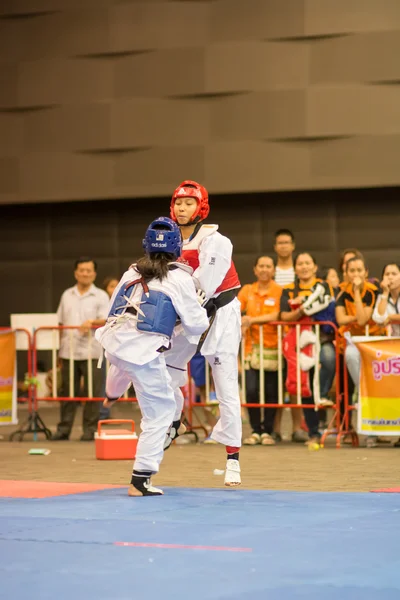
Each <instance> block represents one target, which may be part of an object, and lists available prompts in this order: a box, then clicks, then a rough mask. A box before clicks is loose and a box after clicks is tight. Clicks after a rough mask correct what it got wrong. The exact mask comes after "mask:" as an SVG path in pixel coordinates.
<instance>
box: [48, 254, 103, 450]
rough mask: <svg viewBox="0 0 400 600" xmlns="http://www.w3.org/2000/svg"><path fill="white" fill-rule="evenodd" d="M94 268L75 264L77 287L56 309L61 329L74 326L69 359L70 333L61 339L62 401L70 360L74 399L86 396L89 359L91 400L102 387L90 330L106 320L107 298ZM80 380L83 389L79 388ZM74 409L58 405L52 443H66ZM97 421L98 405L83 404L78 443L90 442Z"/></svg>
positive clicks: (84, 260) (86, 262)
mask: <svg viewBox="0 0 400 600" xmlns="http://www.w3.org/2000/svg"><path fill="white" fill-rule="evenodd" d="M96 271H97V264H96V262H95V261H94V260H93V259H92V258H89V257H86V256H84V257H81V258H79V259H78V260H77V261H76V262H75V270H74V276H75V279H76V285H74V286H73V287H71V288H68V289H67V290H65V292H64V293H63V295H62V296H61V300H60V304H59V306H58V310H57V314H58V322H59V323H60V325H65V326H77V325H79V326H80V328H79V330H73V343H72V357H71V355H70V352H71V349H70V343H69V338H70V333H69V331H68V330H66V331H64V332H63V333H62V335H61V345H60V351H59V358H60V359H61V379H62V390H61V393H60V396H61V397H66V398H68V397H69V395H70V362H71V358H73V366H74V367H73V368H74V389H73V390H72V392H73V396H74V397H79V396H80V395H82V397H87V396H88V358H89V352H90V356H91V359H92V377H93V396H94V397H99V396H100V391H101V384H102V372H101V371H100V370H99V369H97V368H96V366H97V359H98V358H99V356H100V346H99V344H98V343H97V342H96V341H95V339H94V336H93V337H92V336H91V335H89V332H91V329H92V327H96V326H99V325H104V323H105V319H106V316H107V309H108V302H109V298H108V295H107V294H106V292H105V291H104V290H101V289H100V288H98V287H96V286H95V285H94V281H95V279H96ZM81 379H83V388H81ZM76 408H77V402H76V401H67V400H65V401H63V402H61V403H60V422H59V423H58V425H57V431H56V433H54V434H53V436H52V440H54V441H58V440H68V439H69V436H70V434H71V429H72V426H73V423H74V418H75V413H76ZM98 419H99V403H98V402H92V401H91V402H85V403H84V407H83V421H82V425H83V435H82V437H81V441H91V440H93V439H94V433H95V430H96V427H97V422H98Z"/></svg>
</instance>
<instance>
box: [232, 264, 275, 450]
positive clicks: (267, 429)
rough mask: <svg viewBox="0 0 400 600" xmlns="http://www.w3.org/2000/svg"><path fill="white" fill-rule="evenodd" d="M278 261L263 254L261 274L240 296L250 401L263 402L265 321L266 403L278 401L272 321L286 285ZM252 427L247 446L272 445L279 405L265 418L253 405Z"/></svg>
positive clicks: (257, 271)
mask: <svg viewBox="0 0 400 600" xmlns="http://www.w3.org/2000/svg"><path fill="white" fill-rule="evenodd" d="M274 271H275V266H274V261H273V259H272V258H271V257H270V256H260V257H259V258H257V260H256V262H255V264H254V274H255V276H256V278H257V281H255V282H254V283H252V284H248V285H245V286H243V287H242V289H241V290H240V292H239V295H238V299H239V301H240V304H241V310H242V315H243V316H242V332H243V334H244V336H245V340H244V343H245V382H246V403H247V404H259V403H260V367H261V364H260V362H261V361H260V325H263V367H264V399H263V403H264V404H277V403H278V335H277V329H276V326H274V325H270V324H269V323H271V322H272V321H276V320H277V319H278V317H279V306H280V299H281V295H282V288H281V286H279V285H278V284H277V283H275V281H274V280H273V277H274ZM248 412H249V419H250V425H251V428H252V434H251V435H250V437H248V438H246V439H245V440H244V444H245V445H247V446H256V445H257V444H261V445H263V446H272V445H274V444H275V441H274V439H273V438H272V432H273V428H274V417H275V412H276V409H275V408H265V409H264V418H263V419H261V409H260V408H249V409H248Z"/></svg>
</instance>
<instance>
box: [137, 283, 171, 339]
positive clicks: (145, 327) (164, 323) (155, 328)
mask: <svg viewBox="0 0 400 600" xmlns="http://www.w3.org/2000/svg"><path fill="white" fill-rule="evenodd" d="M140 308H141V310H142V311H143V312H144V314H145V316H144V317H143V316H142V315H138V322H137V328H138V330H139V331H145V332H146V333H159V334H161V335H165V336H167V337H169V338H170V337H172V332H173V330H174V327H175V324H176V320H177V318H178V315H177V313H176V310H175V308H174V305H173V304H172V301H171V298H170V297H169V296H167V295H166V294H164V293H163V292H157V291H154V290H149V295H148V296H147V295H146V294H145V293H143V294H142V300H141V303H140Z"/></svg>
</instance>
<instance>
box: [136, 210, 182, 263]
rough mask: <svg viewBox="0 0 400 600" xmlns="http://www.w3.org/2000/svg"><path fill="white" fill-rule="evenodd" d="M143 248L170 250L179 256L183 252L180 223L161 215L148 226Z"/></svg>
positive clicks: (148, 250)
mask: <svg viewBox="0 0 400 600" xmlns="http://www.w3.org/2000/svg"><path fill="white" fill-rule="evenodd" d="M143 249H144V251H145V252H146V253H147V254H150V253H151V252H168V253H170V254H175V256H176V258H179V256H180V255H181V252H182V238H181V232H180V229H179V227H178V225H177V224H176V223H175V221H173V220H172V219H169V218H168V217H159V218H158V219H156V220H155V221H153V222H152V223H150V225H149V226H148V228H147V231H146V235H145V236H144V239H143Z"/></svg>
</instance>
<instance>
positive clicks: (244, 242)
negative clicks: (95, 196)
mask: <svg viewBox="0 0 400 600" xmlns="http://www.w3.org/2000/svg"><path fill="white" fill-rule="evenodd" d="M398 196H399V188H381V189H367V190H335V191H312V192H292V193H270V194H243V195H223V196H212V198H211V212H210V217H209V219H208V221H209V222H210V223H219V225H220V229H219V231H220V232H221V233H222V234H225V235H227V236H229V237H230V238H231V240H232V242H233V246H234V258H235V262H236V266H237V269H238V272H239V276H240V278H241V281H242V283H247V282H250V281H252V280H253V271H252V267H253V262H254V260H255V258H256V257H257V256H258V255H259V254H261V253H268V254H270V253H271V252H272V250H273V243H274V232H275V231H276V230H277V229H279V228H289V229H291V230H292V231H293V232H294V234H295V236H296V244H297V250H298V251H309V252H311V253H312V254H314V255H315V257H316V259H317V261H318V263H319V265H320V266H323V265H329V264H332V265H336V264H337V263H338V256H339V252H340V250H342V249H343V248H345V247H350V246H356V247H359V248H360V250H362V252H363V253H364V255H365V257H366V259H367V261H368V264H369V267H370V272H371V274H372V275H374V276H380V273H381V269H382V267H383V265H384V264H385V263H387V262H391V261H392V262H399V260H400V238H399V231H400V204H399V201H398ZM2 213H4V214H2V218H1V219H0V278H1V282H2V289H4V290H6V291H7V293H4V294H1V295H0V324H1V325H7V324H8V323H9V314H10V313H12V312H51V311H55V310H56V308H57V305H58V302H59V299H60V295H61V293H62V292H63V291H64V290H65V289H66V288H67V287H70V286H71V285H73V284H74V278H73V266H74V261H75V259H76V258H78V257H79V256H81V255H83V254H88V255H91V256H92V257H93V258H94V259H96V260H97V261H98V266H99V268H98V277H97V283H98V285H100V284H101V283H102V281H103V279H104V278H105V277H106V276H108V275H117V276H120V275H121V274H122V272H123V271H125V270H126V269H127V268H128V267H129V265H130V264H131V263H132V262H134V261H135V260H136V259H137V258H139V257H140V256H141V255H142V239H143V235H144V233H145V230H146V228H147V226H148V225H149V223H150V222H151V221H152V220H153V219H155V218H156V217H158V216H160V215H168V214H169V198H168V197H166V196H165V197H163V198H155V199H149V198H146V199H143V200H141V201H132V200H107V201H103V202H80V203H74V202H70V203H64V204H53V205H43V204H42V205H28V206H19V207H17V206H9V207H7V209H6V210H3V211H2ZM10 290H11V291H12V293H8V292H9V291H10Z"/></svg>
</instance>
